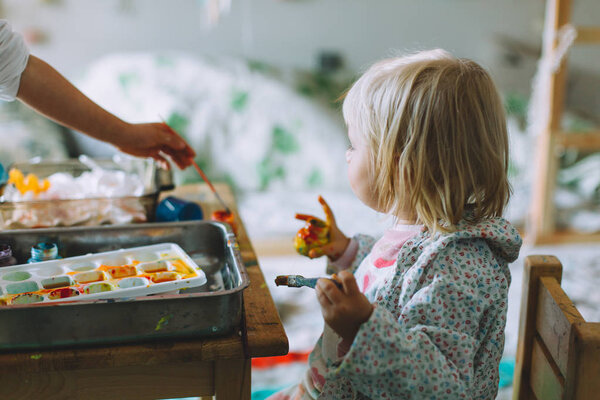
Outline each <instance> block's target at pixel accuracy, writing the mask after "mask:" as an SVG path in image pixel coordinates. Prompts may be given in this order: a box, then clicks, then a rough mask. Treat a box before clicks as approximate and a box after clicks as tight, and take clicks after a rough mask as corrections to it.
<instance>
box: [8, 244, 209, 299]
mask: <svg viewBox="0 0 600 400" xmlns="http://www.w3.org/2000/svg"><path fill="white" fill-rule="evenodd" d="M138 255H141V256H142V257H141V258H143V259H144V260H152V261H145V262H141V261H140V260H138V259H137V256H138ZM165 257H166V258H165ZM205 283H206V276H205V274H204V271H203V270H202V269H201V268H200V267H198V265H197V264H196V263H195V262H194V261H193V259H191V258H190V257H189V256H188V255H187V254H186V253H185V252H184V251H183V250H182V249H181V248H180V247H179V246H178V245H176V244H174V243H163V244H157V245H150V246H142V247H138V248H132V249H127V251H120V250H116V251H112V252H105V253H97V254H89V255H86V256H79V257H73V258H65V259H62V260H51V261H45V262H43V263H33V264H22V265H15V266H10V267H5V268H3V269H2V270H1V271H0V306H2V305H4V306H6V305H11V304H31V303H39V302H44V301H60V302H63V301H80V300H96V299H109V298H132V297H139V296H145V295H149V294H159V293H178V291H179V290H180V289H182V288H189V287H196V286H201V285H204V284H205Z"/></svg>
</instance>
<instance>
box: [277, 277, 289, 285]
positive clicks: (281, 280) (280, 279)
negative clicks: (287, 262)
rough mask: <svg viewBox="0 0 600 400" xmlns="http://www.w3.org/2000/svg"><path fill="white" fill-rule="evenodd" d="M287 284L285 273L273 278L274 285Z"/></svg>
mask: <svg viewBox="0 0 600 400" xmlns="http://www.w3.org/2000/svg"><path fill="white" fill-rule="evenodd" d="M287 284H288V277H287V275H279V276H278V277H277V278H275V285H277V286H287Z"/></svg>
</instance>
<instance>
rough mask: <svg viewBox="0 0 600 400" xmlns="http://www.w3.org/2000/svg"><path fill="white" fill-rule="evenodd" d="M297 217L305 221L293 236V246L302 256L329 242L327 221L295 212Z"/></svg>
mask: <svg viewBox="0 0 600 400" xmlns="http://www.w3.org/2000/svg"><path fill="white" fill-rule="evenodd" d="M296 218H297V219H302V220H304V221H306V224H305V225H304V227H302V228H301V229H300V230H299V231H298V233H297V234H296V236H295V237H294V248H295V249H296V251H297V252H298V253H300V254H302V255H303V256H308V253H309V252H310V250H312V249H314V248H316V247H321V246H323V245H326V244H327V243H329V225H327V222H325V221H323V220H322V219H319V218H317V217H313V216H310V215H304V214H296Z"/></svg>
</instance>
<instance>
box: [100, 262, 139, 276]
mask: <svg viewBox="0 0 600 400" xmlns="http://www.w3.org/2000/svg"><path fill="white" fill-rule="evenodd" d="M102 268H106V271H107V272H108V273H109V274H110V276H111V277H112V278H113V279H120V278H125V277H128V276H135V275H137V269H135V267H134V266H133V265H123V266H121V267H110V266H106V265H102V266H100V269H102Z"/></svg>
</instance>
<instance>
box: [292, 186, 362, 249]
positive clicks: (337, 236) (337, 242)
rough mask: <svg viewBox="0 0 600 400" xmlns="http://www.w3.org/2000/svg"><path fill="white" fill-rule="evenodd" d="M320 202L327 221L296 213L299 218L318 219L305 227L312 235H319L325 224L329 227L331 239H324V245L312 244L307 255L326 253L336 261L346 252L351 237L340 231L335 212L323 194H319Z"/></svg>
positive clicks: (305, 219) (306, 219)
mask: <svg viewBox="0 0 600 400" xmlns="http://www.w3.org/2000/svg"><path fill="white" fill-rule="evenodd" d="M319 203H321V206H322V207H323V211H324V212H325V217H326V219H327V222H323V220H321V219H319V218H317V217H313V216H312V215H304V214H296V218H297V219H301V220H304V221H309V222H310V221H311V220H315V221H316V223H315V224H312V223H311V224H309V226H308V227H307V228H303V229H307V230H308V234H309V235H310V236H314V237H318V236H319V233H320V232H319V231H320V230H322V229H323V227H322V225H323V224H325V225H326V226H327V227H328V228H329V238H328V239H329V240H327V241H323V242H324V243H323V244H322V245H317V246H312V247H311V248H310V249H309V250H308V253H307V254H306V255H308V257H310V258H317V257H321V256H323V255H326V256H328V257H329V259H331V260H332V261H335V260H337V259H338V258H340V256H341V255H342V254H343V253H344V251H345V250H346V247H348V244H349V243H350V239H349V238H348V237H346V235H344V233H343V232H342V231H340V229H339V228H338V226H337V223H336V222H335V217H334V216H333V212H331V209H330V208H329V205H328V204H327V202H326V201H325V199H323V197H321V196H319ZM301 231H302V230H301ZM299 233H300V232H299Z"/></svg>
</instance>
